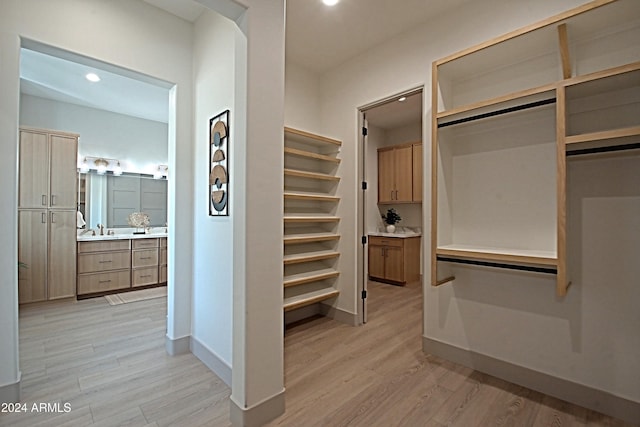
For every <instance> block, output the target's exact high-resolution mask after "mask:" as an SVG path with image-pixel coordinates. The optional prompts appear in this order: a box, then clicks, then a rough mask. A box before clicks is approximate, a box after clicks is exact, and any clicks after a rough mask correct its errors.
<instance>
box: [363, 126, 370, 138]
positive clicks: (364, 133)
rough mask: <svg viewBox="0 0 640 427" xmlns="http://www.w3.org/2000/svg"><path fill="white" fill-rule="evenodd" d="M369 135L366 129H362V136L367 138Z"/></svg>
mask: <svg viewBox="0 0 640 427" xmlns="http://www.w3.org/2000/svg"><path fill="white" fill-rule="evenodd" d="M368 133H369V130H368V129H367V128H366V127H363V128H362V135H364V136H367V135H368Z"/></svg>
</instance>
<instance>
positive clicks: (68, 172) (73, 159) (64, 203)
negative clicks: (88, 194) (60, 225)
mask: <svg viewBox="0 0 640 427" xmlns="http://www.w3.org/2000/svg"><path fill="white" fill-rule="evenodd" d="M49 150H50V153H51V155H50V156H51V168H50V171H49V174H50V187H49V206H50V207H51V208H56V209H58V208H59V209H75V208H76V194H77V191H76V179H77V178H76V168H77V152H78V138H77V137H68V136H60V135H50V148H49ZM70 183H73V185H69V184H70ZM74 229H75V228H74Z"/></svg>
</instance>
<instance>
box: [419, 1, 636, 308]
mask: <svg viewBox="0 0 640 427" xmlns="http://www.w3.org/2000/svg"><path fill="white" fill-rule="evenodd" d="M637 40H640V4H639V3H637V2H634V1H633V0H597V1H592V2H590V3H587V4H585V5H583V6H580V7H578V8H575V9H572V10H570V11H567V12H565V13H562V14H559V15H556V16H554V17H551V18H548V19H546V20H544V21H541V22H539V23H536V24H533V25H530V26H527V27H525V28H522V29H520V30H516V31H514V32H511V33H509V34H506V35H504V36H501V37H498V38H496V39H493V40H490V41H488V42H485V43H482V44H479V45H477V46H474V47H471V48H469V49H466V50H464V51H462V52H459V53H456V54H453V55H450V56H448V57H446V58H443V59H440V60H437V61H435V62H434V63H433V68H432V78H433V80H432V107H433V108H432V111H433V113H432V181H431V182H432V192H431V193H432V200H431V209H432V228H431V236H432V239H431V253H432V255H431V284H432V285H433V286H438V285H442V284H444V283H447V282H450V281H452V280H454V279H455V272H454V269H455V265H456V264H459V263H462V264H471V265H481V266H487V267H501V268H507V269H514V270H524V271H533V272H537V273H550V274H554V275H556V278H557V280H556V293H557V295H558V296H564V295H565V294H566V292H567V288H568V286H569V283H570V282H569V279H568V277H567V249H566V168H567V164H566V163H567V156H570V155H578V154H589V153H597V152H602V151H619V150H624V149H636V148H640V144H639V143H638V137H639V136H640V62H638V61H639V60H640V46H639V45H638V43H637Z"/></svg>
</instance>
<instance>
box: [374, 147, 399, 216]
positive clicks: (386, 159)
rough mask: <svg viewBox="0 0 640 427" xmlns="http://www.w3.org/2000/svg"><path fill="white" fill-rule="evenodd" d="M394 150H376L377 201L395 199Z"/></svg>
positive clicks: (383, 201)
mask: <svg viewBox="0 0 640 427" xmlns="http://www.w3.org/2000/svg"><path fill="white" fill-rule="evenodd" d="M393 151H394V150H381V151H378V203H385V202H391V201H393V200H395V172H394V169H395V167H394V161H393V159H394V155H393Z"/></svg>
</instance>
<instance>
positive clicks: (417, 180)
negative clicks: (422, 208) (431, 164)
mask: <svg viewBox="0 0 640 427" xmlns="http://www.w3.org/2000/svg"><path fill="white" fill-rule="evenodd" d="M413 201H414V202H421V201H422V144H413Z"/></svg>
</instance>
